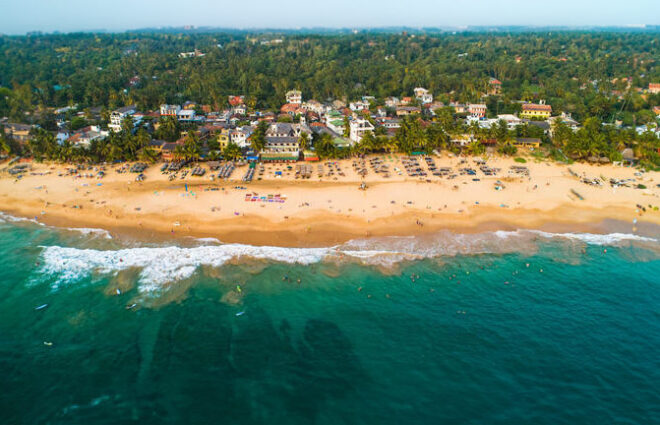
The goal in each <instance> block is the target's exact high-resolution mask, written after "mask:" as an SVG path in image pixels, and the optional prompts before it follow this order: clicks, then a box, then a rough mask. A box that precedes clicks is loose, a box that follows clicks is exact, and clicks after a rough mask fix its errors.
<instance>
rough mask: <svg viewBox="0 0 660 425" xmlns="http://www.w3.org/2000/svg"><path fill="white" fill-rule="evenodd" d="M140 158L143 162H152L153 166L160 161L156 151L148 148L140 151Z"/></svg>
mask: <svg viewBox="0 0 660 425" xmlns="http://www.w3.org/2000/svg"><path fill="white" fill-rule="evenodd" d="M138 158H140V160H141V161H144V162H150V163H152V164H153V163H154V162H156V161H157V160H158V154H157V153H156V151H155V150H153V149H151V148H150V147H148V146H147V147H144V148H142V149H141V150H140V153H139V154H138Z"/></svg>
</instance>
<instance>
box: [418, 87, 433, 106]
mask: <svg viewBox="0 0 660 425" xmlns="http://www.w3.org/2000/svg"><path fill="white" fill-rule="evenodd" d="M413 91H414V92H415V98H417V99H418V100H419V101H421V102H422V103H431V102H433V95H432V94H431V92H429V91H428V90H426V89H425V88H424V87H415V90H413Z"/></svg>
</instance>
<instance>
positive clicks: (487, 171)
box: [475, 161, 501, 176]
mask: <svg viewBox="0 0 660 425" xmlns="http://www.w3.org/2000/svg"><path fill="white" fill-rule="evenodd" d="M475 162H476V161H475ZM479 169H480V170H481V172H482V173H484V175H486V176H496V175H497V174H498V173H499V172H500V171H501V169H499V168H495V167H489V166H487V165H486V162H485V161H483V164H482V165H481V166H480V167H479Z"/></svg>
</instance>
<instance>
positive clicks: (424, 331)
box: [0, 216, 660, 424]
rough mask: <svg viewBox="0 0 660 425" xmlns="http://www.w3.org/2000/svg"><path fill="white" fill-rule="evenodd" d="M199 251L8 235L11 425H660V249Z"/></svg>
mask: <svg viewBox="0 0 660 425" xmlns="http://www.w3.org/2000/svg"><path fill="white" fill-rule="evenodd" d="M179 245H185V246H179V247H172V246H163V245H149V244H140V243H137V242H125V241H124V242H121V241H117V240H115V239H109V238H107V237H106V235H105V234H104V233H102V232H94V231H87V230H57V229H53V228H49V227H46V226H40V225H38V224H35V223H31V222H25V221H16V220H13V219H10V218H9V217H7V216H3V217H2V219H0V319H1V320H0V376H1V377H2V381H1V382H2V386H1V388H0V424H124V423H127V424H130V423H140V424H262V423H268V424H445V423H447V424H658V423H660V277H659V276H660V249H659V248H660V247H659V245H658V242H657V240H654V238H652V237H651V238H639V237H632V236H630V235H623V234H610V235H605V236H600V235H574V234H562V235H555V234H547V233H542V232H529V231H525V232H494V233H487V234H479V235H455V234H451V233H440V234H437V235H429V236H426V237H417V238H383V239H380V240H369V241H354V242H351V243H348V244H344V245H342V246H340V247H332V248H318V249H298V250H296V249H285V248H258V247H246V246H242V245H222V244H219V243H216V242H213V241H192V240H191V241H190V243H185V244H179ZM298 280H300V282H298ZM44 304H47V306H45V307H43V308H41V309H37V308H38V307H40V306H43V305H44ZM127 307H132V308H127Z"/></svg>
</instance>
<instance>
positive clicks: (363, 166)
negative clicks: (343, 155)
mask: <svg viewBox="0 0 660 425" xmlns="http://www.w3.org/2000/svg"><path fill="white" fill-rule="evenodd" d="M353 169H354V170H355V173H356V174H357V175H358V176H360V177H366V175H367V174H369V171H368V170H367V163H366V162H365V160H364V158H358V159H354V160H353Z"/></svg>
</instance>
